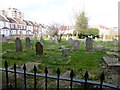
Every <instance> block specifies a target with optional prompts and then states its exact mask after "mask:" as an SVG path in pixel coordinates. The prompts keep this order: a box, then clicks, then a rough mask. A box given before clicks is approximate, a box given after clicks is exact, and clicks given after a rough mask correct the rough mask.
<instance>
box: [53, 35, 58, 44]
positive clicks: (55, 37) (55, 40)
mask: <svg viewBox="0 0 120 90" xmlns="http://www.w3.org/2000/svg"><path fill="white" fill-rule="evenodd" d="M54 43H58V38H57V36H56V35H55V36H54Z"/></svg>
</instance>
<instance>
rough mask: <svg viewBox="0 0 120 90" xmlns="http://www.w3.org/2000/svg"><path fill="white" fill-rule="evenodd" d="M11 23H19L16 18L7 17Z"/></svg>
mask: <svg viewBox="0 0 120 90" xmlns="http://www.w3.org/2000/svg"><path fill="white" fill-rule="evenodd" d="M7 19H8V20H9V22H10V23H18V22H17V21H16V20H15V19H14V18H12V17H7Z"/></svg>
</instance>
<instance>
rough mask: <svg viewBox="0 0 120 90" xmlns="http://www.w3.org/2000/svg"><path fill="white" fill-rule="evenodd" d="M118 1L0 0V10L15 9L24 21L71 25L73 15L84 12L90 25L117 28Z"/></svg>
mask: <svg viewBox="0 0 120 90" xmlns="http://www.w3.org/2000/svg"><path fill="white" fill-rule="evenodd" d="M118 1H120V0H0V9H7V8H9V7H11V8H17V9H19V10H20V11H22V12H24V17H25V19H26V20H32V21H36V22H39V23H42V24H52V23H59V24H63V25H72V24H73V23H74V14H75V13H76V12H78V11H81V10H85V12H86V14H87V16H88V18H89V24H90V25H98V24H100V25H106V26H108V27H116V26H118Z"/></svg>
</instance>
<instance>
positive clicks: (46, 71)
mask: <svg viewBox="0 0 120 90" xmlns="http://www.w3.org/2000/svg"><path fill="white" fill-rule="evenodd" d="M44 72H45V90H47V74H48V70H47V67H46V68H45V70H44Z"/></svg>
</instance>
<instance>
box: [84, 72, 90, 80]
mask: <svg viewBox="0 0 120 90" xmlns="http://www.w3.org/2000/svg"><path fill="white" fill-rule="evenodd" d="M84 77H85V80H87V79H88V78H89V74H88V71H86V72H85V75H84Z"/></svg>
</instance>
